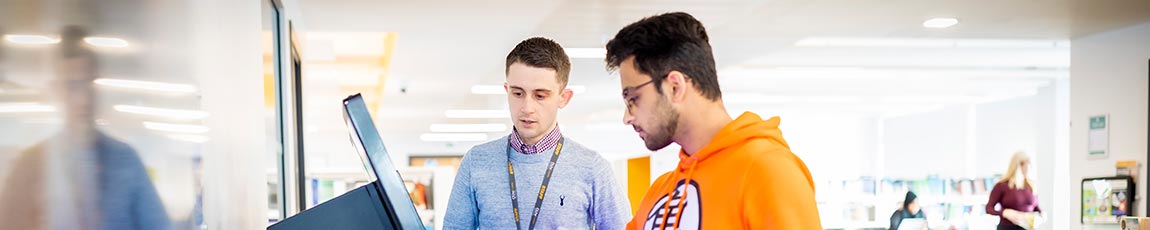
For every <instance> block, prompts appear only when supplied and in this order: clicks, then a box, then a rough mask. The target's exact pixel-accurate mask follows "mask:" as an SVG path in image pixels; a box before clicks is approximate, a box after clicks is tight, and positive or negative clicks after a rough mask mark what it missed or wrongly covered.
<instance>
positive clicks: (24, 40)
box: [4, 34, 60, 45]
mask: <svg viewBox="0 0 1150 230" xmlns="http://www.w3.org/2000/svg"><path fill="white" fill-rule="evenodd" d="M4 40H7V41H8V42H11V43H17V44H29V45H46V44H56V43H60V39H58V38H51V37H48V36H44V35H28V34H9V35H4Z"/></svg>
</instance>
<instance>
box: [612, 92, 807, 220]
mask: <svg viewBox="0 0 1150 230" xmlns="http://www.w3.org/2000/svg"><path fill="white" fill-rule="evenodd" d="M685 181H689V183H685ZM684 184H688V185H686V186H684ZM668 196H670V197H671V199H669V200H670V202H668ZM684 197H685V198H686V199H684ZM667 213H670V215H666V214H667ZM661 226H663V227H661ZM664 227H665V228H668V229H670V228H674V229H803V230H806V229H812V230H813V229H822V225H821V223H820V222H819V212H818V208H817V207H816V204H815V185H814V182H813V181H812V180H811V173H810V172H809V171H808V170H807V166H806V164H803V161H802V160H800V159H799V157H798V156H795V154H793V153H791V150H790V147H789V146H787V142H786V141H785V140H783V133H782V131H781V130H779V118H778V117H773V118H771V119H770V120H765V121H764V120H763V119H762V118H760V117H759V115H756V114H754V113H750V112H746V113H743V115H740V116H739V118H737V119H735V120H734V121H732V122H731V123H730V124H727V126H725V127H723V129H722V130H720V131H719V133H717V134H715V137H714V139H712V140H711V142H710V143H707V145H706V146H703V148H702V149H700V150H699V151H698V152H696V153H695V154H694V155H692V156H687V154H686V153H685V152H683V151H682V150H679V167H677V168H676V169H675V170H673V171H671V172H668V173H666V174H663V175H662V176H659V179H657V180H655V183H654V184H652V185H651V188H650V189H649V190H647V194H646V195H644V196H643V201H642V202H641V203H640V205H639V207H638V208H637V209H635V216H634V217H633V219H631V222H630V223H628V224H627V229H664Z"/></svg>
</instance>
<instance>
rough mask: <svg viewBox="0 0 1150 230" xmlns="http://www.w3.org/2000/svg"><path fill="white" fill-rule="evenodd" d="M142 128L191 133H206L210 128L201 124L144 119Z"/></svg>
mask: <svg viewBox="0 0 1150 230" xmlns="http://www.w3.org/2000/svg"><path fill="white" fill-rule="evenodd" d="M144 128H146V129H151V130H156V131H165V132H174V133H192V134H198V133H206V132H208V130H211V129H209V128H208V127H205V126H203V125H184V124H171V123H160V122H151V121H145V122H144Z"/></svg>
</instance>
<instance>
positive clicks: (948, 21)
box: [922, 18, 958, 28]
mask: <svg viewBox="0 0 1150 230" xmlns="http://www.w3.org/2000/svg"><path fill="white" fill-rule="evenodd" d="M956 24H958V19H957V18H931V19H930V20H926V21H925V22H922V26H923V27H926V28H947V27H951V26H954V25H956Z"/></svg>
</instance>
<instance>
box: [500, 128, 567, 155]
mask: <svg viewBox="0 0 1150 230" xmlns="http://www.w3.org/2000/svg"><path fill="white" fill-rule="evenodd" d="M561 136H562V134H559V125H555V129H552V130H551V133H547V135H546V136H543V139H539V142H538V143H535V145H528V144H526V143H523V139H522V138H520V137H519V131H518V130H515V129H514V128H513V129H511V138H508V139H510V140H511V141H510V142H511V148H514V149H515V150H518V151H519V152H521V153H524V154H536V153H539V152H541V151H543V150H548V149H551V148H554V147H555V145H557V144H559V137H561Z"/></svg>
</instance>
